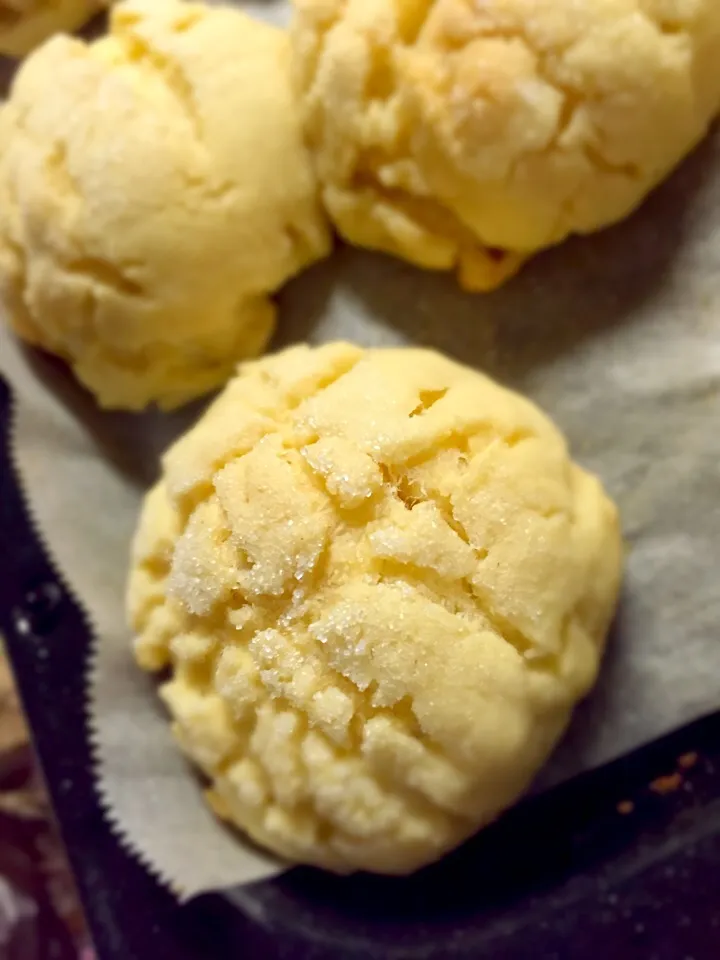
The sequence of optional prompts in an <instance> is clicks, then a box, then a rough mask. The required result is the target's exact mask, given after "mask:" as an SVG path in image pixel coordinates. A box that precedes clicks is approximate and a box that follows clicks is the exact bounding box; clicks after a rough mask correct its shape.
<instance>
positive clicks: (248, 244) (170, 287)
mask: <svg viewBox="0 0 720 960" xmlns="http://www.w3.org/2000/svg"><path fill="white" fill-rule="evenodd" d="M329 242H330V241H329V232H328V230H327V225H326V222H325V219H324V217H323V215H322V212H321V210H320V205H319V201H318V197H317V187H316V183H315V180H314V177H313V174H312V170H311V165H310V161H309V158H308V156H307V153H306V151H305V148H304V147H303V144H302V138H301V131H300V121H299V117H298V107H297V103H296V101H295V98H294V95H293V92H292V85H291V78H290V49H289V41H288V38H287V35H286V34H285V33H283V32H282V31H280V30H277V29H275V28H274V27H271V26H268V25H265V24H262V23H258V22H256V21H254V20H252V19H250V18H249V17H247V16H246V15H245V14H243V13H241V12H239V11H237V10H233V9H230V8H222V7H207V6H204V5H202V4H195V3H180V2H175V0H146V2H139V0H138V2H131V3H126V4H121V5H120V6H118V7H116V8H115V9H114V11H113V14H112V25H111V30H110V34H109V36H107V37H104V38H103V39H100V40H97V41H95V42H93V43H90V44H87V43H83V42H81V41H79V40H74V39H71V38H69V37H56V38H55V39H53V40H51V41H49V42H48V43H47V44H46V45H45V46H44V47H42V48H41V49H40V50H38V51H36V52H35V53H34V54H33V55H31V56H30V58H29V59H28V60H27V61H26V62H25V64H24V66H23V67H22V69H21V70H20V73H19V75H18V78H17V80H16V83H15V85H14V89H13V92H12V96H11V99H10V101H9V102H8V104H7V106H5V107H4V108H3V109H2V111H0V312H4V313H5V314H6V315H7V316H8V318H9V319H10V321H11V323H12V324H13V325H14V327H15V328H16V329H17V331H18V332H19V333H20V335H21V336H23V337H25V338H26V339H27V340H28V341H30V342H31V343H35V344H38V345H39V346H41V347H43V348H44V349H46V350H49V351H52V352H54V353H57V354H59V355H60V356H61V357H64V358H65V359H67V360H68V361H69V362H70V363H71V364H72V366H73V368H74V370H75V372H76V374H77V376H78V377H79V378H80V380H82V382H83V383H84V384H86V385H87V386H88V387H89V388H90V389H91V390H92V391H93V392H94V393H95V394H96V395H97V397H98V399H99V401H100V403H101V404H103V405H104V406H108V407H127V408H131V409H138V408H141V407H143V406H145V405H146V404H148V403H151V402H157V403H159V404H160V405H162V406H165V407H172V406H175V405H177V404H180V403H182V402H184V401H186V400H188V399H189V398H191V397H193V396H196V395H198V394H201V393H204V392H205V391H208V390H210V389H212V388H213V387H216V386H217V385H219V384H221V383H223V382H224V381H225V380H227V378H228V377H229V376H230V375H231V374H232V371H233V370H234V368H235V365H236V363H237V361H238V360H239V359H242V358H245V357H248V356H254V355H256V354H257V353H259V352H260V351H261V350H262V349H263V347H264V346H265V344H266V342H267V340H268V338H269V336H270V334H271V332H272V330H273V326H274V318H275V307H274V305H273V303H272V302H271V300H270V299H269V296H268V295H269V294H271V293H273V292H274V291H276V290H277V289H278V288H279V287H280V286H281V285H282V284H283V283H284V282H285V281H286V280H287V279H288V278H289V277H291V276H293V274H295V273H297V272H298V271H299V270H301V269H302V268H303V267H305V266H306V265H307V264H309V263H311V262H312V261H313V260H316V259H318V258H319V257H322V256H324V255H325V254H326V253H327V252H328V250H329Z"/></svg>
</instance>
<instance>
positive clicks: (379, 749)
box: [128, 343, 621, 874]
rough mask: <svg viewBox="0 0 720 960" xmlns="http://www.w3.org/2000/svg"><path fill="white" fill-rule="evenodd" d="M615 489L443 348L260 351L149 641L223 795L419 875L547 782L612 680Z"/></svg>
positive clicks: (254, 820) (211, 424)
mask: <svg viewBox="0 0 720 960" xmlns="http://www.w3.org/2000/svg"><path fill="white" fill-rule="evenodd" d="M620 571H621V540H620V535H619V532H618V521H617V514H616V510H615V507H614V506H613V504H612V503H611V501H610V500H609V499H608V497H607V496H606V494H605V493H604V492H603V489H602V487H601V485H600V483H599V482H598V481H597V480H596V479H595V478H594V477H592V476H590V475H589V474H587V473H586V472H584V471H583V470H581V469H580V468H579V467H577V466H575V465H574V464H573V463H572V461H571V460H570V459H569V456H568V451H567V448H566V444H565V441H564V440H563V438H562V436H561V435H560V433H559V432H558V431H557V429H556V428H555V427H554V426H553V425H552V423H550V421H549V420H548V419H547V418H546V417H545V416H544V415H543V414H542V413H541V412H540V411H539V410H538V409H537V408H536V407H535V406H534V405H533V404H532V403H530V402H529V401H528V400H526V399H524V398H523V397H521V396H520V395H518V394H516V393H513V392H511V391H509V390H506V389H504V388H503V387H501V386H499V385H498V384H497V383H495V382H493V381H492V380H489V379H488V378H487V377H485V376H483V375H481V374H479V373H476V372H475V371H473V370H470V369H468V368H466V367H463V366H460V365H459V364H457V363H454V362H452V361H450V360H448V359H446V358H444V357H442V356H440V355H439V354H437V353H433V352H431V351H426V350H419V349H374V350H362V349H360V348H359V347H355V346H350V345H348V344H344V343H333V344H328V345H326V346H322V347H316V348H312V347H307V346H298V347H294V348H292V349H290V350H287V351H285V352H283V353H280V354H278V355H276V356H271V357H268V358H266V359H263V360H260V361H255V362H251V363H247V364H245V365H243V366H242V367H241V368H240V370H239V372H238V375H237V377H236V378H235V379H234V380H232V381H231V382H230V383H229V384H228V386H227V387H226V389H225V392H224V393H223V394H222V395H221V396H220V398H219V399H218V400H217V401H216V402H215V403H214V405H213V406H212V407H211V408H210V409H209V411H208V412H207V413H206V414H205V415H204V416H203V417H202V418H201V419H200V421H199V422H198V424H197V425H196V426H195V427H194V428H193V429H192V430H190V432H189V433H187V434H186V435H185V436H184V437H183V438H182V439H180V440H179V441H178V442H177V444H176V445H175V446H173V447H172V448H171V449H170V450H169V452H168V453H167V454H166V456H165V458H164V462H163V471H162V477H161V479H160V481H159V483H158V484H157V486H156V487H155V488H154V489H153V490H152V492H151V493H150V494H149V495H148V497H147V500H146V502H145V505H144V509H143V511H142V516H141V519H140V523H139V528H138V531H137V534H136V538H135V541H134V546H133V552H132V568H131V575H130V581H129V592H128V606H129V612H130V619H131V622H132V626H133V629H134V632H135V636H136V640H135V654H136V657H137V660H138V662H139V664H140V665H141V666H142V667H143V668H145V669H146V670H150V671H161V670H165V671H167V673H168V675H169V679H166V680H165V681H164V682H163V683H162V685H161V688H160V692H161V696H162V699H163V701H164V702H165V704H166V706H167V708H168V710H169V712H170V714H171V716H172V720H173V727H174V732H175V735H176V738H177V740H178V742H179V744H180V746H181V747H182V749H183V750H184V751H185V752H186V753H187V755H188V757H189V758H190V759H191V760H192V761H193V762H194V763H195V764H197V765H198V766H199V767H200V769H201V770H202V771H203V773H204V775H205V776H206V777H207V779H208V781H209V783H210V787H209V791H208V799H209V801H210V803H211V804H212V806H213V808H214V810H215V811H216V812H217V814H218V815H219V816H221V817H223V818H225V819H227V820H228V821H230V822H232V823H233V824H235V825H236V826H237V827H239V828H240V829H241V830H243V831H246V832H247V834H249V835H250V837H252V838H253V840H255V841H257V842H258V843H260V844H262V845H264V846H266V847H268V848H269V849H270V850H272V851H274V852H275V853H277V854H279V855H280V856H282V857H285V858H287V859H289V860H291V861H297V862H300V863H308V864H315V865H317V866H320V867H325V868H328V869H330V870H334V871H338V872H349V871H353V870H359V869H362V870H371V871H377V872H380V873H388V874H402V873H407V872H409V871H412V870H415V869H417V868H419V867H422V866H423V865H425V864H428V863H430V862H431V861H433V860H435V859H436V858H438V857H440V856H441V855H442V854H444V853H445V852H446V851H448V850H450V849H451V848H453V847H454V846H456V845H457V844H459V843H460V842H461V841H462V840H464V839H465V838H466V837H468V836H469V835H470V834H472V833H473V832H474V831H476V830H477V829H478V828H479V827H481V826H482V825H483V824H486V823H487V822H488V821H490V820H492V819H493V818H494V817H496V816H497V815H498V814H499V813H500V812H501V811H502V810H503V809H504V808H505V807H507V806H508V804H510V803H512V802H513V801H514V800H515V799H516V798H517V796H518V795H519V794H520V793H521V791H522V790H523V789H524V788H525V787H526V786H527V784H528V783H529V781H530V780H531V778H532V777H533V775H534V774H535V772H536V771H537V770H538V768H539V767H540V766H541V764H542V763H543V762H544V760H545V759H546V757H547V756H548V754H549V752H550V750H551V749H552V747H553V745H554V744H555V742H556V741H557V739H558V737H559V736H560V734H561V733H562V731H563V729H564V728H565V725H566V723H567V721H568V718H569V716H570V713H571V710H572V708H573V706H574V704H575V703H576V702H577V701H578V699H579V698H581V697H582V696H583V695H584V694H585V693H586V692H587V691H588V689H589V688H590V686H591V685H592V683H593V682H594V680H595V677H596V674H597V670H598V664H599V661H600V658H601V654H602V650H603V643H604V638H605V633H606V630H607V627H608V624H609V621H610V618H611V616H612V613H613V610H614V607H615V603H616V598H617V593H618V584H619V580H620Z"/></svg>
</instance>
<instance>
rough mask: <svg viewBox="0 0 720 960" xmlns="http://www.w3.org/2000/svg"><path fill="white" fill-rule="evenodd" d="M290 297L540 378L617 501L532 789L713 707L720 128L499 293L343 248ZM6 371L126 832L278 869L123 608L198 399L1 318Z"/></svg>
mask: <svg viewBox="0 0 720 960" xmlns="http://www.w3.org/2000/svg"><path fill="white" fill-rule="evenodd" d="M240 5H241V6H247V7H251V8H253V12H255V13H258V12H259V13H260V14H261V15H268V14H269V15H272V16H273V17H282V16H283V15H284V14H285V13H286V5H285V4H283V3H272V2H267V3H262V2H257V3H254V4H240ZM0 76H2V66H1V65H0ZM281 306H282V313H281V325H280V330H279V334H278V337H277V338H276V342H275V346H276V347H279V346H282V345H285V344H287V343H289V342H293V341H296V340H310V341H312V342H321V341H326V340H329V339H336V338H348V339H352V340H356V341H358V342H360V343H362V344H367V345H377V344H398V343H406V342H415V343H421V344H424V345H429V346H433V347H436V348H438V349H440V350H443V351H445V352H447V353H448V354H450V355H451V356H454V357H456V358H458V359H460V360H462V361H463V362H465V363H469V364H472V365H474V366H476V367H477V368H478V369H482V370H484V371H486V372H489V373H490V374H492V375H494V376H496V377H498V378H500V379H501V380H503V381H504V382H505V383H507V384H509V385H511V386H513V387H516V388H518V389H520V390H523V391H525V392H527V393H528V394H529V395H530V396H531V397H533V398H534V399H535V400H536V401H537V402H538V403H540V404H541V405H542V406H543V407H544V408H545V409H546V410H547V411H548V412H549V413H550V415H551V416H552V417H553V418H554V419H555V420H556V421H557V422H558V424H559V425H560V426H561V427H562V428H563V429H564V430H565V432H566V433H567V435H568V437H569V439H570V442H571V445H572V448H573V451H574V453H575V455H576V457H577V459H578V460H579V461H580V462H581V463H583V464H584V465H586V466H587V467H589V468H590V469H592V470H594V471H596V472H597V473H598V474H600V475H601V476H602V478H603V479H604V481H605V483H606V485H607V487H608V488H609V490H610V491H611V493H612V494H613V495H614V496H615V497H616V499H617V501H618V503H619V504H620V508H621V512H622V516H623V523H624V532H625V536H626V539H627V544H628V564H627V577H626V584H625V590H624V595H623V600H622V603H621V607H620V610H619V613H618V618H617V623H616V626H615V629H614V631H613V635H612V638H611V643H610V647H609V650H608V654H607V658H606V662H605V665H604V670H603V673H602V676H601V679H600V682H599V684H598V687H597V689H596V691H595V692H594V693H593V694H592V696H591V697H590V698H589V700H588V701H587V702H586V703H585V704H584V705H583V706H582V707H581V708H580V709H579V710H578V711H577V714H576V718H575V721H574V723H573V725H572V727H571V730H570V732H569V734H568V736H567V737H566V739H565V741H564V743H563V744H562V745H561V747H560V749H559V750H558V752H557V754H556V756H555V757H554V758H553V760H552V761H551V762H550V764H549V766H548V767H547V769H546V770H545V771H544V773H543V774H542V776H541V778H540V780H539V787H540V788H542V787H546V786H548V785H550V784H552V783H554V782H557V781H559V780H561V779H564V778H567V777H569V776H571V775H573V774H575V773H577V772H578V771H580V770H583V769H587V768H589V767H592V766H596V765H598V764H600V763H603V762H605V761H607V760H610V759H612V758H614V757H616V756H618V755H620V754H622V753H624V752H627V751H628V750H630V749H631V748H633V747H636V746H639V745H640V744H642V743H644V742H647V741H649V740H651V739H653V738H655V737H657V736H659V735H661V734H663V733H665V732H667V731H669V730H671V729H673V728H675V727H678V726H679V725H681V724H682V723H684V722H686V721H689V720H691V719H695V718H696V717H698V716H700V715H702V714H704V713H706V712H709V711H712V710H714V709H717V708H718V707H720V626H719V625H720V589H719V588H718V567H719V566H720V429H719V428H718V427H719V424H720V392H719V391H720V135H717V134H716V135H713V136H712V137H711V138H709V140H708V141H707V142H706V143H705V144H704V145H703V146H702V147H701V148H700V150H699V151H698V152H697V153H696V154H695V156H693V157H692V158H690V160H688V161H687V162H686V163H685V164H684V165H683V166H682V168H681V169H680V170H679V171H678V172H677V173H676V174H675V175H674V176H673V178H672V179H671V180H670V181H669V182H668V183H667V184H666V185H665V186H663V187H662V188H661V189H660V190H659V191H657V193H656V194H655V195H654V196H653V197H652V198H650V200H649V201H648V202H647V203H646V204H645V206H644V207H643V208H642V209H641V211H640V212H639V213H638V214H637V215H635V216H634V217H633V218H632V219H631V220H629V221H628V222H626V223H625V224H623V225H621V226H619V227H617V228H614V229H612V230H610V231H607V232H605V233H603V234H600V235H598V236H595V237H592V238H589V239H584V240H577V241H573V242H571V243H569V244H566V245H564V246H563V247H561V248H559V249H557V250H554V251H552V252H550V253H548V254H545V255H543V256H541V257H538V258H537V259H536V260H535V261H534V262H533V263H531V264H530V265H529V266H528V267H527V268H526V269H525V270H524V271H523V273H522V274H521V275H520V276H519V277H518V278H517V279H516V280H514V281H512V282H511V283H510V284H509V285H508V286H507V287H505V288H504V289H503V290H500V291H498V292H497V293H494V294H492V295H489V296H469V295H464V294H462V293H460V292H459V291H458V289H457V288H456V286H455V284H454V282H453V281H452V279H450V278H448V277H443V276H436V275H431V274H427V273H421V272H419V271H417V270H414V269H413V268H411V267H409V266H406V265H404V264H402V263H399V262H395V261H392V260H390V259H387V258H384V257H380V256H375V255H372V254H368V253H362V252H359V251H352V250H349V249H347V248H341V249H339V250H338V252H337V254H336V256H335V257H334V258H333V259H332V260H331V261H329V262H327V263H325V264H322V265H320V266H318V267H316V268H314V269H312V270H311V271H309V272H308V273H307V274H305V275H304V276H303V277H301V278H300V279H299V280H297V281H295V282H294V283H292V284H291V285H290V286H289V287H288V288H287V289H286V290H285V291H284V292H283V294H282V296H281ZM0 372H2V373H3V375H5V376H6V377H7V378H8V379H9V380H10V382H11V384H12V386H13V389H14V393H15V396H16V399H17V422H16V432H15V452H16V460H17V464H18V467H19V469H20V471H21V475H22V479H23V481H24V484H25V487H26V490H27V493H28V496H29V500H30V502H31V504H32V508H33V511H34V513H35V517H36V520H37V522H38V525H39V527H40V529H41V530H42V531H43V533H44V535H45V537H46V540H47V542H48V544H49V545H50V547H51V549H52V552H53V553H54V555H55V558H56V560H57V561H58V563H59V565H60V567H61V569H62V570H63V571H64V573H65V575H66V577H67V579H68V581H69V582H70V583H71V584H72V586H73V587H74V589H75V591H76V594H77V596H78V598H79V599H80V600H81V602H82V603H83V604H84V606H85V607H86V608H87V610H88V612H89V613H90V616H91V619H92V621H93V622H94V624H95V627H96V632H97V650H96V653H95V661H94V670H93V676H92V690H91V691H90V695H91V698H92V720H93V726H94V733H95V744H96V759H97V762H98V776H99V778H100V782H101V786H102V791H103V795H104V798H105V801H106V803H107V806H108V810H109V814H110V817H111V819H112V821H113V824H114V826H115V828H116V829H117V830H118V831H119V832H120V834H121V835H122V837H123V839H124V841H125V842H126V843H127V844H128V845H129V846H131V847H132V848H133V849H134V850H136V851H138V852H140V853H141V855H142V856H143V858H144V860H145V862H146V863H147V864H148V865H149V866H150V867H151V868H152V869H154V870H155V871H156V872H157V873H158V874H159V875H161V876H162V877H163V878H164V879H165V880H166V881H168V882H170V883H172V885H173V886H174V887H175V889H176V890H177V891H178V893H179V894H180V895H181V896H182V897H188V896H191V895H193V894H194V893H197V892H199V891H202V890H207V889H211V888H216V887H224V886H229V885H231V884H236V883H242V882H248V881H251V880H255V879H259V878H260V877H263V876H267V875H269V874H270V873H272V872H274V871H276V870H278V869H281V868H282V867H281V865H280V864H277V863H276V862H274V861H272V860H271V859H269V858H268V857H266V856H265V855H263V854H261V853H260V852H258V851H256V850H254V849H253V848H251V847H250V846H249V845H248V844H245V843H244V842H243V841H242V840H240V839H239V838H238V837H236V836H235V835H230V834H229V833H228V832H227V831H226V830H225V829H224V828H223V827H222V826H220V825H219V824H218V823H216V822H215V821H214V819H213V818H212V817H211V816H210V814H209V813H208V812H207V810H206V809H205V806H204V804H203V802H202V799H201V796H200V790H199V788H198V783H197V781H196V780H195V778H194V777H193V775H192V774H191V773H190V771H189V770H188V768H187V767H186V765H185V764H184V762H183V760H182V759H181V758H180V756H179V754H178V752H177V751H176V750H175V748H174V746H173V744H172V742H171V738H170V735H169V732H168V727H167V722H166V719H165V718H164V717H163V715H162V713H161V711H160V709H159V707H158V704H157V701H156V698H155V696H154V693H153V690H152V683H151V681H149V680H148V678H147V677H145V676H144V675H143V674H142V673H141V672H140V671H139V670H137V669H136V668H135V667H134V665H133V662H132V659H131V655H130V636H129V633H128V631H127V629H126V627H125V622H124V613H123V592H124V580H125V574H126V563H127V553H128V544H129V539H130V537H131V534H132V530H133V526H134V522H135V517H136V513H137V510H138V507H139V504H140V500H141V497H142V494H143V491H144V490H145V489H146V488H147V486H148V485H149V484H150V482H151V481H152V480H153V478H154V477H155V476H156V474H157V471H158V457H159V453H160V451H161V450H162V449H163V448H164V447H165V445H166V444H167V443H168V442H169V441H170V440H171V439H173V438H174V437H175V436H176V435H177V434H178V433H179V432H180V431H181V430H182V429H184V427H185V426H186V425H187V424H188V423H189V422H191V421H192V420H193V419H194V418H195V417H196V416H197V414H198V412H199V410H200V409H201V408H202V404H196V405H195V406H194V407H192V408H189V409H186V410H184V411H181V412H180V413H178V414H175V415H162V414H159V413H148V414H146V415H142V416H133V415H125V414H116V413H115V414H109V413H103V412H101V411H99V410H98V409H97V408H96V406H95V405H94V403H93V401H92V399H91V398H90V397H89V396H88V395H87V394H86V393H85V392H84V391H83V390H82V389H81V388H79V387H78V386H77V385H76V384H75V383H74V382H73V380H72V378H71V377H70V376H69V374H68V373H67V370H66V369H65V368H64V367H63V365H62V364H59V363H57V362H55V361H52V360H50V359H48V358H47V357H42V356H39V355H37V354H34V353H32V352H29V351H26V350H24V349H23V348H21V347H20V346H19V345H18V344H17V342H16V341H15V340H14V339H13V337H12V336H11V334H10V333H9V332H8V331H7V330H6V329H4V328H2V327H0Z"/></svg>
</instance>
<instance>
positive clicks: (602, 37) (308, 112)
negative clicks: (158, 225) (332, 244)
mask: <svg viewBox="0 0 720 960" xmlns="http://www.w3.org/2000/svg"><path fill="white" fill-rule="evenodd" d="M295 7H296V15H295V23H294V28H293V47H294V54H295V64H296V73H297V82H298V84H299V87H300V90H301V92H302V95H303V98H304V112H305V124H306V132H307V140H308V143H309V144H310V146H311V147H312V150H313V152H314V154H315V159H316V165H317V170H318V172H319V175H320V178H321V181H322V189H323V197H324V201H325V204H326V206H327V209H328V210H329V212H330V214H331V216H332V219H333V220H334V221H335V224H336V225H337V227H338V229H339V230H340V232H341V233H342V234H343V235H344V236H345V237H346V238H347V239H348V240H350V241H351V242H352V243H356V244H359V245H360V246H366V247H372V248H377V249H380V250H385V251H388V252H390V253H394V254H396V255H398V256H400V257H404V258H406V259H407V260H410V261H412V262H413V263H416V264H419V265H420V266H423V267H427V268H431V269H438V270H456V271H457V273H458V275H459V279H460V283H461V284H462V285H463V286H465V287H466V288H468V289H475V290H487V289H490V288H492V287H494V286H497V285H498V284H499V283H502V282H503V281H504V280H505V279H507V278H508V277H509V276H510V275H512V274H513V273H514V272H515V271H516V270H517V269H518V268H519V266H520V265H521V264H522V262H523V260H524V259H526V258H527V257H529V256H530V255H532V254H533V253H535V252H536V251H538V250H541V249H542V248H544V247H548V246H551V245H552V244H556V243H558V242H559V241H561V240H563V239H564V238H565V237H567V236H568V235H570V234H576V233H579V234H584V233H588V232H590V231H594V230H597V229H599V228H601V227H605V226H607V225H608V224H611V223H614V222H615V221H618V220H620V219H622V218H623V217H625V216H627V215H628V214H629V213H630V212H631V211H632V210H633V209H634V208H635V207H637V206H638V205H639V204H640V202H641V201H642V200H643V198H644V197H645V196H646V195H647V193H648V191H650V190H651V189H652V188H653V187H654V186H656V184H658V183H659V181H661V180H662V179H663V178H664V177H665V176H666V175H667V174H668V173H669V171H670V170H671V169H672V168H673V167H674V166H675V165H676V164H677V163H678V161H679V160H680V159H681V158H682V157H683V156H684V155H685V154H687V153H688V151H690V150H691V149H692V147H693V146H694V145H695V144H696V143H697V142H698V140H699V139H700V138H701V137H702V136H703V135H704V133H705V131H706V130H707V127H708V124H709V123H710V121H711V119H712V118H713V117H714V116H715V114H716V113H717V112H718V109H719V108H720V70H718V61H719V60H720V3H718V0H588V2H578V0H482V2H480V0H295ZM503 251H504V255H503Z"/></svg>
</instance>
